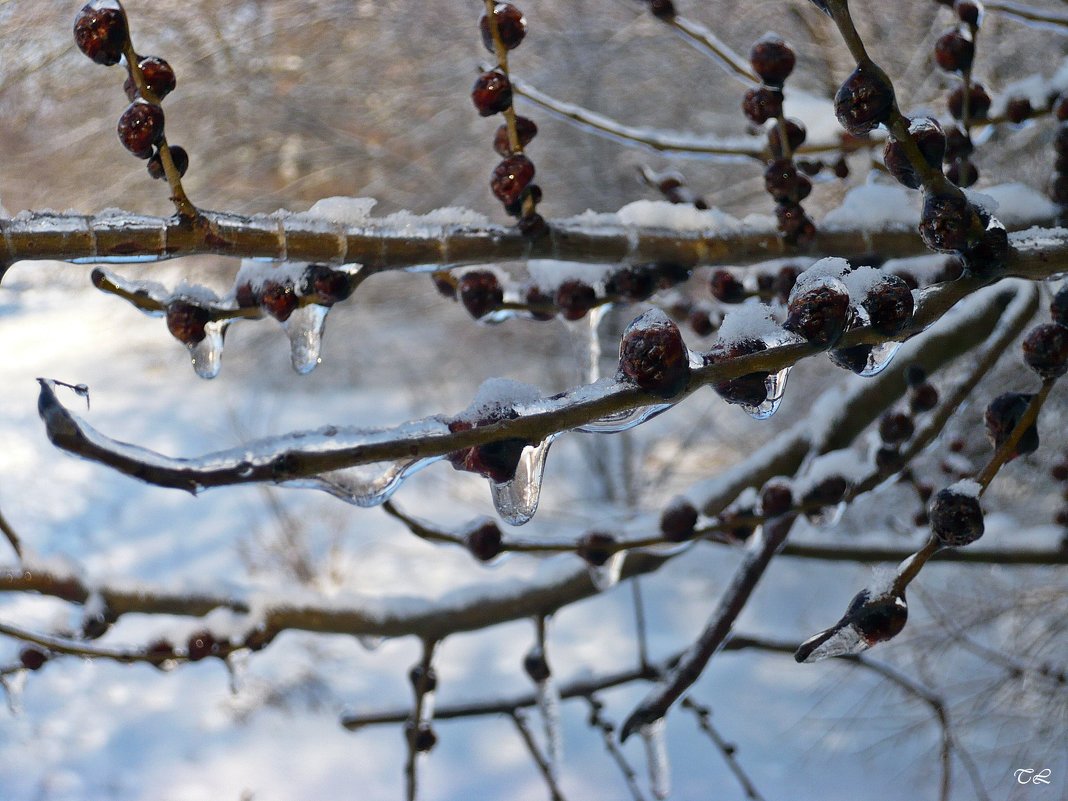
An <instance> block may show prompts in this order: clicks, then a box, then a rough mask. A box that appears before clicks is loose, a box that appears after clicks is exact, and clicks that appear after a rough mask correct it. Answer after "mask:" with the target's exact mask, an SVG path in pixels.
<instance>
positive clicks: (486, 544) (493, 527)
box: [464, 521, 501, 562]
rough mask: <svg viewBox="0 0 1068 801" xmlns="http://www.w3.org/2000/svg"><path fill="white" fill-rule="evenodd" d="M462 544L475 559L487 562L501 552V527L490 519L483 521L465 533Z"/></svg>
mask: <svg viewBox="0 0 1068 801" xmlns="http://www.w3.org/2000/svg"><path fill="white" fill-rule="evenodd" d="M464 544H465V545H466V546H467V550H469V551H470V552H471V553H472V554H473V555H474V557H475V558H476V559H478V560H479V561H481V562H489V561H490V560H491V559H495V558H496V557H497V555H498V554H499V553H500V552H501V529H500V527H498V525H497V524H496V523H494V522H492V521H489V522H487V523H484V524H483V525H481V526H479V527H478V528H476V529H475V530H474V531H472V532H470V533H469V534H468V535H467V537H466V538H465V539H464Z"/></svg>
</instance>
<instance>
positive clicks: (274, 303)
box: [260, 280, 300, 323]
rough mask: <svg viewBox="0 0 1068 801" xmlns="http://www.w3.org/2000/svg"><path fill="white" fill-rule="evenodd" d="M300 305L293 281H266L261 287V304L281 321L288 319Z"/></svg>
mask: <svg viewBox="0 0 1068 801" xmlns="http://www.w3.org/2000/svg"><path fill="white" fill-rule="evenodd" d="M299 305H300V299H299V298H298V297H297V293H296V292H295V291H294V290H293V283H292V282H291V281H288V280H287V281H264V283H263V286H262V287H261V288H260V306H261V307H262V308H263V310H264V311H265V312H267V313H268V314H269V315H271V316H272V317H273V318H274V319H276V320H277V321H278V322H280V323H284V322H285V321H286V320H288V319H289V318H290V316H291V315H292V314H293V312H295V311H296V310H297V306H299Z"/></svg>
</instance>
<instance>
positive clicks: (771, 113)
mask: <svg viewBox="0 0 1068 801" xmlns="http://www.w3.org/2000/svg"><path fill="white" fill-rule="evenodd" d="M742 112H743V113H744V114H745V117H746V119H748V120H749V121H750V122H752V123H753V124H754V125H763V124H764V123H765V122H767V121H768V120H772V119H775V118H776V117H778V116H779V115H780V114H782V90H781V89H772V88H770V87H767V86H761V87H758V88H756V89H749V90H748V91H747V92H746V93H745V97H744V98H743V99H742Z"/></svg>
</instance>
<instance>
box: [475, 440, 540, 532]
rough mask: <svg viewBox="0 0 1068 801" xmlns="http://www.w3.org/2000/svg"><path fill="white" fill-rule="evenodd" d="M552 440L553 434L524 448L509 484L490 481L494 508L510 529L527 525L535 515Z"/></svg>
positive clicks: (507, 482)
mask: <svg viewBox="0 0 1068 801" xmlns="http://www.w3.org/2000/svg"><path fill="white" fill-rule="evenodd" d="M555 438H556V437H555V435H554V436H550V437H549V438H547V439H546V440H544V441H543V442H540V443H538V444H537V445H527V446H526V447H525V448H523V454H522V456H520V457H519V464H517V465H516V468H515V475H514V476H513V477H512V479H511V480H510V481H505V482H503V483H497V482H496V481H493V480H492V479H491V480H490V482H489V485H490V493H491V495H492V496H493V506H494V508H495V509H496V510H497V514H499V515H500V516H501V519H502V520H503V521H504V522H506V523H508V524H510V525H513V526H521V525H523V524H524V523H528V522H530V519H531V518H532V517H534V512H536V511H537V509H538V500H539V499H540V498H541V479H542V476H543V474H544V473H545V457H546V456H547V455H548V453H549V446H550V445H552V444H553V440H554V439H555Z"/></svg>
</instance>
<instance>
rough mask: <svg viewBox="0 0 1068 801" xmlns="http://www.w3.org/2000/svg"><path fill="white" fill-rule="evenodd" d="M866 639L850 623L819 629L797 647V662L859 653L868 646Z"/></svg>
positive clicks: (816, 660) (815, 660)
mask: <svg viewBox="0 0 1068 801" xmlns="http://www.w3.org/2000/svg"><path fill="white" fill-rule="evenodd" d="M869 647H870V646H869V644H868V641H867V640H865V639H864V637H862V636H861V634H860V632H859V631H857V629H856V627H855V626H854V625H853V624H852V623H848V624H846V625H844V626H835V627H834V628H830V629H827V630H825V631H821V632H820V633H819V634H816V635H815V636H812V637H809V638H808V639H807V640H805V641H804V642H803V643H801V646H800V647H799V648H798V649H797V661H798V662H805V663H809V662H820V661H822V660H824V659H830V658H831V657H834V656H850V655H852V654H859V653H861V652H862V651H866V650H868V648H869Z"/></svg>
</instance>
